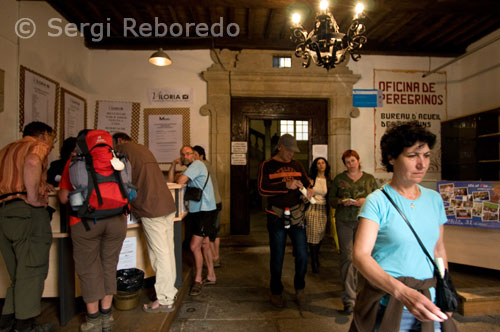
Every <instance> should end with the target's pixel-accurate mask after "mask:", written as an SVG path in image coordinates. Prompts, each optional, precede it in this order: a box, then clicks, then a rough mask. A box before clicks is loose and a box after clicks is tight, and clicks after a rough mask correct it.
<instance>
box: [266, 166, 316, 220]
mask: <svg viewBox="0 0 500 332" xmlns="http://www.w3.org/2000/svg"><path fill="white" fill-rule="evenodd" d="M294 179H295V180H301V181H302V184H303V185H304V187H306V188H308V187H309V186H310V182H309V178H308V177H307V175H306V172H305V170H304V167H303V166H302V164H301V163H300V162H298V161H296V160H292V161H290V162H287V163H285V162H281V161H278V160H276V159H273V158H271V159H269V160H266V161H263V162H262V164H261V165H260V168H259V177H258V180H257V181H258V182H257V183H258V188H259V194H260V195H261V196H266V197H268V200H267V202H268V206H267V209H266V211H267V212H270V213H273V212H272V211H271V206H272V205H274V206H276V207H279V208H281V209H283V208H285V207H292V206H294V205H297V204H299V203H301V202H302V199H301V198H300V195H301V194H300V192H299V190H298V189H295V190H289V189H287V187H286V181H290V180H294Z"/></svg>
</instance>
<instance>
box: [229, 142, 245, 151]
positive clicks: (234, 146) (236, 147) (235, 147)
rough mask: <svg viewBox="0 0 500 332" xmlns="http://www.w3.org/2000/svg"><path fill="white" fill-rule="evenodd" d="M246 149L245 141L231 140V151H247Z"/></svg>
mask: <svg viewBox="0 0 500 332" xmlns="http://www.w3.org/2000/svg"><path fill="white" fill-rule="evenodd" d="M247 150H248V143H247V142H245V141H243V142H231V153H247Z"/></svg>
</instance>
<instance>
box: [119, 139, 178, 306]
mask: <svg viewBox="0 0 500 332" xmlns="http://www.w3.org/2000/svg"><path fill="white" fill-rule="evenodd" d="M113 140H115V142H116V144H115V148H116V151H118V152H120V153H122V154H124V155H125V156H126V157H127V158H128V160H130V164H131V165H132V184H133V185H134V186H136V187H137V189H138V190H137V198H136V199H135V200H133V201H132V202H131V204H132V213H133V214H134V216H135V217H137V218H140V219H141V222H142V226H143V228H144V234H145V235H146V239H147V243H148V253H149V259H150V260H151V266H152V267H153V270H154V271H155V272H156V283H155V290H156V296H157V300H156V301H154V302H151V303H149V304H145V305H144V307H143V309H144V311H145V312H171V311H174V309H175V308H174V300H175V296H176V294H177V289H176V288H175V286H174V284H175V277H176V270H175V255H174V217H175V211H176V207H175V203H174V200H173V197H172V194H171V193H170V190H169V189H168V187H167V183H166V181H165V178H164V177H163V173H162V172H161V170H160V167H159V166H158V162H157V161H156V159H155V157H154V156H153V154H152V153H151V151H149V150H148V149H147V148H146V147H145V146H143V145H140V144H137V143H134V142H132V140H131V139H130V137H129V136H128V135H127V134H125V133H116V134H114V135H113Z"/></svg>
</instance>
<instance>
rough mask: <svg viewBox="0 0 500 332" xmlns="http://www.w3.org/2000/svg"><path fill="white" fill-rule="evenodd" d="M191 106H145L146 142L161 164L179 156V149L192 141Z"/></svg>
mask: <svg viewBox="0 0 500 332" xmlns="http://www.w3.org/2000/svg"><path fill="white" fill-rule="evenodd" d="M189 112H190V110H189V108H182V107H175V108H145V109H144V144H145V145H146V146H147V147H148V148H149V149H150V150H151V152H153V154H154V155H155V158H156V159H157V161H158V163H159V164H167V163H170V162H172V160H174V159H176V158H178V157H179V150H180V148H181V147H182V146H183V145H189V144H190V143H189V141H190V117H189Z"/></svg>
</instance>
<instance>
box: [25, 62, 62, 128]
mask: <svg viewBox="0 0 500 332" xmlns="http://www.w3.org/2000/svg"><path fill="white" fill-rule="evenodd" d="M58 96H59V83H57V82H56V81H54V80H52V79H50V78H48V77H46V76H43V75H41V74H39V73H37V72H35V71H32V70H31V69H28V68H26V67H24V66H21V68H20V96H19V130H20V131H21V132H22V131H23V128H24V126H25V125H26V124H28V123H30V122H33V121H41V122H44V123H46V124H48V125H49V126H51V127H52V128H54V129H55V130H57V126H56V124H57V123H56V116H57V115H56V110H57V98H58Z"/></svg>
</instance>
